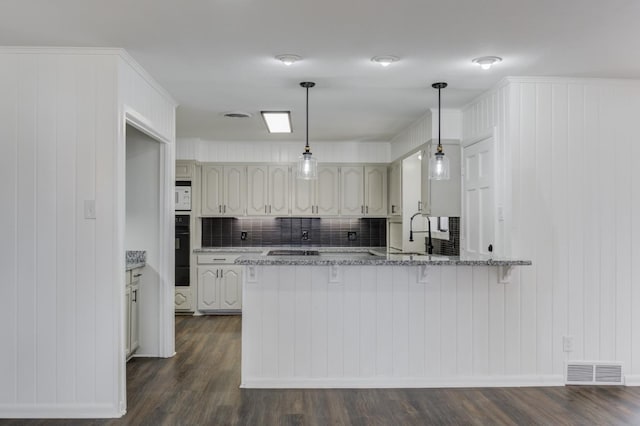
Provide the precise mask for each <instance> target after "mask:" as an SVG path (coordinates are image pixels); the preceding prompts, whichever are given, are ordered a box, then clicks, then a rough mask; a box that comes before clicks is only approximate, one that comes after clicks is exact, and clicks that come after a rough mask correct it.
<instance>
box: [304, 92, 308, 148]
mask: <svg viewBox="0 0 640 426" xmlns="http://www.w3.org/2000/svg"><path fill="white" fill-rule="evenodd" d="M306 88H307V143H306V144H305V146H304V150H305V152H309V86H308V85H307V86H306Z"/></svg>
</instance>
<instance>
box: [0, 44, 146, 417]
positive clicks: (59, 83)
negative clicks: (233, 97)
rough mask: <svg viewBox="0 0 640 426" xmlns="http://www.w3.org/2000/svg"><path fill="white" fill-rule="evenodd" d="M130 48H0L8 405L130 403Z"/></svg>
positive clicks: (2, 407)
mask: <svg viewBox="0 0 640 426" xmlns="http://www.w3.org/2000/svg"><path fill="white" fill-rule="evenodd" d="M121 53H122V51H121V50H119V49H90V50H85V49H45V48H43V49H36V48H34V49H30V48H0V93H1V94H2V95H1V96H0V173H1V174H0V176H2V182H3V185H2V186H1V187H0V199H2V200H3V205H2V208H1V209H0V241H2V245H1V248H0V270H1V271H2V277H3V278H2V280H0V299H1V300H2V301H3V306H2V309H0V324H2V326H1V327H0V340H1V341H2V345H0V378H1V379H0V417H116V416H119V415H122V413H123V409H124V407H125V405H124V401H125V400H124V397H125V395H124V383H123V380H122V379H123V378H124V373H123V367H124V355H123V348H122V342H123V341H124V340H123V337H122V331H123V329H121V328H120V327H121V326H122V319H123V317H122V312H123V311H122V310H121V309H122V303H123V299H124V296H123V294H124V293H123V292H124V252H123V250H124V247H121V249H122V250H119V248H120V247H119V244H120V241H119V240H120V239H121V238H122V236H119V235H118V227H119V226H121V225H122V224H119V221H120V215H122V216H121V217H124V206H122V204H121V203H120V202H119V199H120V197H122V199H124V193H122V192H121V191H120V190H121V188H120V183H119V180H120V179H119V177H118V165H119V164H120V163H119V155H120V153H122V159H124V140H122V139H121V134H120V132H119V129H120V123H121V122H123V117H119V113H118V112H119V110H121V105H120V101H119V91H118V61H119V58H120V54H121ZM151 102H155V100H152V101H151ZM139 115H140V117H143V118H144V114H143V112H141V113H139ZM121 166H122V167H123V166H124V164H121ZM122 174H123V175H124V172H122ZM85 200H95V214H96V219H85V211H84V205H85ZM117 206H122V207H123V211H122V212H118V211H117Z"/></svg>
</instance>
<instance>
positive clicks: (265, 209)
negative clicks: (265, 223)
mask: <svg viewBox="0 0 640 426" xmlns="http://www.w3.org/2000/svg"><path fill="white" fill-rule="evenodd" d="M264 214H267V205H266V204H265V205H264Z"/></svg>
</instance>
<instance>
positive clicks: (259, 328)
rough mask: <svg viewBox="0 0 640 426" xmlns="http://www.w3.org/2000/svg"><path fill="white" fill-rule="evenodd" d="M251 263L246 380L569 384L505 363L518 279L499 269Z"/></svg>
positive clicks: (250, 383) (276, 383)
mask: <svg viewBox="0 0 640 426" xmlns="http://www.w3.org/2000/svg"><path fill="white" fill-rule="evenodd" d="M248 268H252V267H248ZM253 268H254V269H253V270H251V271H249V273H248V274H245V279H244V287H243V306H244V313H243V317H242V374H243V376H242V381H241V382H242V386H244V387H250V388H251V387H257V388H260V387H266V388H270V387H438V386H451V387H456V386H519V385H544V384H546V385H558V384H561V383H562V375H561V374H555V375H553V374H551V373H543V372H541V371H536V370H533V371H526V372H524V371H517V370H516V371H513V370H511V371H510V370H509V369H508V368H507V365H508V364H509V362H513V360H510V358H511V357H513V356H514V354H513V353H512V352H511V351H510V349H509V348H510V347H511V346H512V345H513V342H510V341H509V340H510V339H511V340H513V339H516V340H517V337H515V336H512V335H508V334H506V333H505V330H506V328H507V327H508V324H507V313H506V312H505V310H506V309H507V305H506V303H505V299H506V292H507V289H508V288H509V286H510V285H511V284H502V283H500V282H499V274H500V269H499V268H498V267H489V266H428V267H427V268H426V273H423V269H422V267H418V266H338V270H337V273H336V274H335V276H332V275H333V274H332V272H331V267H329V266H255V267H253ZM526 268H528V266H517V267H515V270H514V273H513V276H514V277H515V278H517V277H518V276H519V275H520V273H521V272H524V270H525V269H526ZM336 278H337V279H336Z"/></svg>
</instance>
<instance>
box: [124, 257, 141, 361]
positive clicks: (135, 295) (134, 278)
mask: <svg viewBox="0 0 640 426" xmlns="http://www.w3.org/2000/svg"><path fill="white" fill-rule="evenodd" d="M141 276H142V268H136V269H132V270H131V271H127V286H126V288H125V310H126V316H125V322H126V324H125V354H126V357H127V359H129V358H131V356H132V355H133V354H134V353H135V352H136V350H137V349H138V347H140V325H139V324H140V308H139V307H140V277H141Z"/></svg>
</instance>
